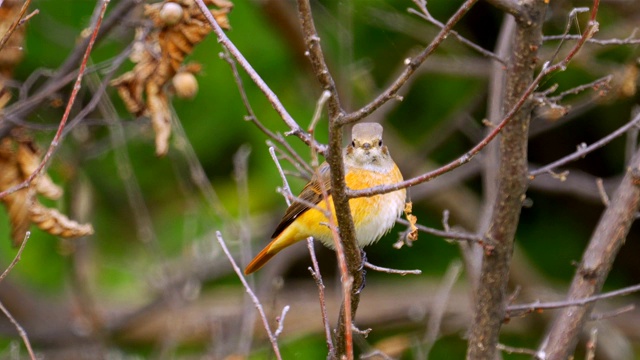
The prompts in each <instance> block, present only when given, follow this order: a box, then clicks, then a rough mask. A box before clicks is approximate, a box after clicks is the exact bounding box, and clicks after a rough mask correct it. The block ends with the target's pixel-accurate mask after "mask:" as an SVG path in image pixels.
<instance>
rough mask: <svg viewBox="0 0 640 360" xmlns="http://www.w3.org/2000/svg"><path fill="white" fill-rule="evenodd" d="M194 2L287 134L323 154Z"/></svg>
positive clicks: (199, 0) (206, 10)
mask: <svg viewBox="0 0 640 360" xmlns="http://www.w3.org/2000/svg"><path fill="white" fill-rule="evenodd" d="M195 2H196V4H197V5H198V7H199V8H200V11H201V12H202V14H203V15H204V16H205V18H206V19H207V21H208V22H209V25H211V28H212V29H213V32H214V33H215V34H216V36H217V37H218V42H220V43H221V44H222V46H224V47H225V48H226V49H227V50H228V51H229V53H231V56H233V58H234V59H236V61H237V62H238V63H239V64H240V66H242V68H243V69H244V70H245V71H246V72H247V74H248V75H249V77H251V80H253V82H254V83H255V84H256V85H257V86H258V88H259V89H260V91H262V93H263V94H264V95H265V96H266V97H267V99H268V100H269V103H270V104H271V106H273V108H274V109H275V110H276V112H277V113H278V114H279V115H280V117H281V118H282V120H284V122H285V123H286V124H287V126H289V128H290V129H291V131H289V132H288V133H287V134H288V135H295V136H297V137H299V138H300V140H302V141H303V142H304V143H305V144H307V145H309V146H311V147H313V148H315V149H316V151H318V152H319V153H322V154H324V153H325V151H326V146H325V145H321V144H318V143H317V142H315V141H313V140H312V138H311V135H309V134H308V133H306V132H305V131H304V130H302V128H301V127H300V125H298V123H297V122H296V121H295V120H294V119H293V117H291V115H290V114H289V112H288V111H287V109H286V108H285V107H284V106H283V105H282V103H281V102H280V99H278V96H277V95H276V94H275V93H274V92H273V91H272V90H271V88H269V86H268V85H267V84H266V83H265V82H264V80H262V78H261V77H260V75H258V73H257V72H256V71H255V70H254V69H253V66H251V64H250V63H249V62H248V61H247V59H246V58H245V57H244V55H242V53H241V52H240V50H238V48H237V47H236V46H235V45H234V44H233V42H231V40H229V38H228V37H227V35H226V34H225V33H224V31H223V30H222V28H221V27H220V25H218V23H217V22H216V20H215V18H214V17H213V15H212V14H211V11H210V10H209V8H207V5H205V3H204V2H203V1H202V0H195Z"/></svg>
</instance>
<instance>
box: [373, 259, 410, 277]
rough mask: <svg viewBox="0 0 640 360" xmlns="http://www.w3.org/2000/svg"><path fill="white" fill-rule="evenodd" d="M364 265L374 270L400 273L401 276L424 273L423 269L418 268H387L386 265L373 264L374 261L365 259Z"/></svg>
mask: <svg viewBox="0 0 640 360" xmlns="http://www.w3.org/2000/svg"><path fill="white" fill-rule="evenodd" d="M364 266H365V267H367V268H369V269H371V270H373V271H379V272H384V273H387V274H398V275H401V276H405V275H420V274H422V270H419V269H416V270H400V269H391V268H386V267H382V266H378V265H373V264H372V263H370V262H368V261H365V262H364Z"/></svg>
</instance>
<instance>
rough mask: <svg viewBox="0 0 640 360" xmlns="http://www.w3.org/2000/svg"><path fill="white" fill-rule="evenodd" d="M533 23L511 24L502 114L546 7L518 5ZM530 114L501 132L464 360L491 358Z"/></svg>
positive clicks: (523, 74) (531, 55)
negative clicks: (492, 199)
mask: <svg viewBox="0 0 640 360" xmlns="http://www.w3.org/2000/svg"><path fill="white" fill-rule="evenodd" d="M521 4H522V6H524V8H525V11H526V12H527V14H528V15H529V17H530V18H531V19H532V20H531V21H527V22H521V21H518V22H516V30H515V33H514V35H513V36H514V37H513V45H512V53H511V57H510V59H509V63H508V66H507V77H506V85H505V102H504V107H503V111H504V112H507V111H509V110H510V109H512V108H513V107H514V106H515V105H516V104H517V103H519V102H520V101H521V99H522V96H523V94H524V93H526V91H527V88H530V84H531V83H532V81H533V71H534V66H533V65H534V64H535V63H536V56H537V49H538V48H539V46H540V44H541V43H542V23H543V21H544V13H545V10H546V4H544V3H543V2H541V1H526V2H521ZM530 119H531V110H530V107H529V106H523V107H521V108H520V110H519V111H518V112H517V113H516V114H514V116H513V119H512V120H511V122H509V123H508V124H506V126H505V127H504V129H503V130H502V135H501V136H502V137H501V139H500V140H501V141H500V150H499V157H500V165H499V169H498V181H499V183H498V187H497V194H496V199H495V202H494V207H493V211H492V216H491V221H490V224H489V230H488V234H487V235H488V237H489V239H491V240H492V244H493V249H492V250H488V251H487V250H485V252H484V256H483V261H482V266H481V270H480V280H479V285H478V287H477V293H476V296H475V303H476V306H475V315H474V320H473V324H472V326H471V333H470V336H469V341H468V344H469V346H468V349H467V359H470V360H471V359H473V360H475V359H494V358H495V356H496V353H497V346H498V340H499V334H500V327H501V325H502V319H503V317H504V311H505V309H504V307H505V298H506V295H505V293H506V288H507V283H508V281H509V266H510V262H511V255H512V253H513V242H514V237H515V233H516V229H517V227H518V220H519V217H520V210H521V208H522V200H523V199H524V193H525V191H526V187H527V178H526V175H527V140H528V130H529V121H530Z"/></svg>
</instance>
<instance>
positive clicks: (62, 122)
mask: <svg viewBox="0 0 640 360" xmlns="http://www.w3.org/2000/svg"><path fill="white" fill-rule="evenodd" d="M109 1H110V0H102V6H101V8H100V13H99V16H98V19H97V21H96V24H95V25H94V26H93V31H92V33H91V38H90V41H89V44H88V45H87V49H86V51H85V52H84V56H83V58H82V63H81V64H80V69H79V70H78V76H77V78H76V82H75V84H74V86H73V90H72V91H71V96H70V97H69V101H68V102H67V107H66V109H65V111H64V115H62V120H60V125H59V126H58V130H57V131H56V134H55V136H54V137H53V140H52V141H51V144H50V145H49V149H47V152H46V153H45V155H44V158H43V159H42V161H41V162H40V164H39V165H38V167H37V168H36V170H35V171H34V172H33V173H32V174H31V175H29V177H28V178H27V179H26V180H24V181H23V182H21V183H20V184H18V185H16V186H12V187H11V188H9V189H7V190H4V191H2V192H0V199H1V198H3V197H5V196H6V195H8V194H11V193H13V192H15V191H18V190H20V189H24V188H27V187H28V186H29V185H31V183H32V182H33V181H34V180H35V179H36V178H37V177H38V176H40V174H41V173H42V171H43V169H44V168H45V166H46V165H47V164H48V162H49V159H50V158H51V157H52V156H53V153H54V152H55V150H56V149H57V147H58V145H59V141H60V138H61V137H62V132H63V130H64V127H65V125H66V124H67V119H68V118H69V114H70V113H71V109H72V108H73V104H74V103H75V100H76V97H77V96H78V92H79V91H80V87H81V83H82V77H83V76H84V72H85V69H86V67H87V61H88V60H89V55H90V54H91V50H92V49H93V45H94V43H95V40H96V37H97V36H98V31H99V30H100V25H101V24H102V19H103V18H104V14H105V12H106V11H107V5H108V4H109Z"/></svg>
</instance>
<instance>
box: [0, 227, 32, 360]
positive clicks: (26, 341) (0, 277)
mask: <svg viewBox="0 0 640 360" xmlns="http://www.w3.org/2000/svg"><path fill="white" fill-rule="evenodd" d="M30 236H31V232H30V231H27V232H26V233H25V234H24V239H22V244H21V245H20V248H19V249H18V252H17V253H16V256H15V257H14V258H13V261H11V263H10V264H9V266H7V268H6V269H5V270H4V272H2V275H0V282H2V280H4V278H5V277H7V275H9V272H11V270H12V269H13V268H14V267H15V266H16V264H17V263H18V261H20V259H21V256H22V251H23V250H24V248H25V246H26V245H27V241H28V240H29V237H30ZM0 310H2V312H3V313H4V314H5V316H6V317H7V318H8V319H9V321H10V322H11V323H12V324H13V326H14V327H15V328H16V330H17V331H18V334H19V335H20V337H21V338H22V342H24V346H25V347H26V348H27V351H28V352H29V357H30V358H31V359H32V360H35V359H36V356H35V355H34V353H33V349H32V348H31V343H30V342H29V337H28V336H27V332H26V331H24V329H23V328H22V326H20V324H19V323H18V322H17V321H16V319H14V318H13V316H11V313H10V312H9V310H7V309H6V308H5V307H4V305H3V304H2V302H0Z"/></svg>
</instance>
